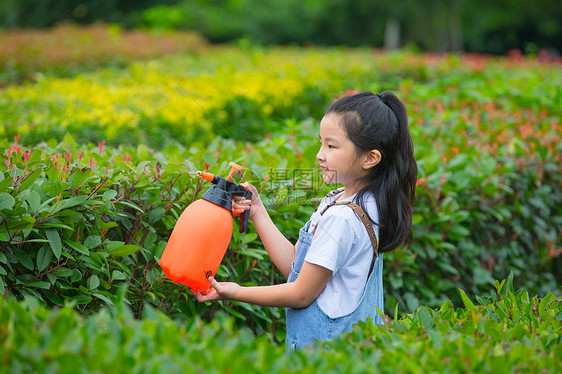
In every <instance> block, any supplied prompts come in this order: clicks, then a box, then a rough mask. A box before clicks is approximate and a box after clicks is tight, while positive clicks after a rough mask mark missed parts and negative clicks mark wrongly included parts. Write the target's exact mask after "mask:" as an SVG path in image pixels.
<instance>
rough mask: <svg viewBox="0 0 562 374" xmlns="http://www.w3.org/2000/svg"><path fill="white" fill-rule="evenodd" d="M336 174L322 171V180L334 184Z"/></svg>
mask: <svg viewBox="0 0 562 374" xmlns="http://www.w3.org/2000/svg"><path fill="white" fill-rule="evenodd" d="M334 179H335V178H334V174H333V173H330V172H328V173H322V180H323V181H324V183H325V184H332V183H335V180H334Z"/></svg>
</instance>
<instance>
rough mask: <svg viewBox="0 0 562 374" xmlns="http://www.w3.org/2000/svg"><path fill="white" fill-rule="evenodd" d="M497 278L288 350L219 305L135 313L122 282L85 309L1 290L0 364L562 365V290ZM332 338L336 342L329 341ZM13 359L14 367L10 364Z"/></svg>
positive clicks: (507, 369) (122, 368)
mask: <svg viewBox="0 0 562 374" xmlns="http://www.w3.org/2000/svg"><path fill="white" fill-rule="evenodd" d="M512 281H513V274H510V276H509V277H508V278H507V279H506V280H503V281H502V282H498V281H495V286H496V291H497V292H494V293H493V294H492V295H491V296H489V297H478V296H477V297H476V298H477V300H478V303H477V304H476V305H475V304H474V303H473V302H472V301H471V300H470V298H469V297H468V296H467V295H466V294H465V293H464V291H463V290H459V292H460V295H461V296H462V299H463V302H464V308H455V307H453V304H452V303H451V301H449V300H448V301H446V302H445V303H443V304H442V305H441V306H440V307H439V308H435V309H433V308H428V307H425V306H422V307H419V308H418V309H417V310H416V311H414V312H413V313H410V314H403V315H401V316H399V315H398V312H397V311H395V313H394V318H393V319H391V318H390V317H385V320H386V325H373V324H372V323H370V321H369V322H361V323H359V324H358V325H357V326H356V327H355V329H354V330H353V331H352V332H350V333H348V334H346V335H342V336H341V337H339V338H337V339H336V340H334V341H331V342H328V343H324V344H318V345H316V346H314V347H308V348H307V349H306V350H305V351H301V352H293V353H291V354H290V355H288V356H285V355H284V347H283V346H282V345H281V346H279V345H276V344H273V343H272V341H271V340H270V338H269V337H267V336H255V335H254V334H253V333H252V332H251V331H250V330H249V329H248V328H246V327H242V328H240V327H237V326H236V324H235V323H234V320H233V317H230V318H227V317H226V316H225V315H224V314H222V313H221V314H218V315H217V316H216V318H215V319H214V320H213V321H211V322H210V323H205V322H203V321H202V320H201V319H199V318H197V317H195V318H193V319H191V320H190V321H189V322H188V323H178V322H177V321H174V320H172V319H170V318H168V317H167V316H166V315H165V314H163V313H161V312H158V311H154V309H152V308H146V309H145V311H144V313H143V318H142V319H141V320H138V319H135V318H134V315H133V313H132V312H131V310H130V309H129V307H128V306H127V305H126V304H125V302H124V299H123V291H125V289H122V290H120V292H119V293H118V298H117V302H116V305H115V306H114V307H112V308H107V309H102V310H100V311H99V312H97V313H96V314H94V315H92V316H89V317H87V318H84V317H83V316H80V315H79V314H78V313H76V312H75V310H73V308H72V304H67V305H65V306H63V307H62V308H60V309H59V308H52V309H46V308H45V307H44V306H42V305H41V304H40V303H38V302H37V300H35V299H32V298H28V299H26V300H25V301H24V302H19V303H18V302H15V301H13V300H5V299H4V298H3V297H1V296H0V337H1V339H0V358H1V359H2V362H3V365H2V367H1V368H0V372H9V371H11V372H19V373H37V372H42V373H43V372H57V373H67V372H68V373H75V372H80V373H90V372H92V373H98V372H111V373H160V372H166V373H224V372H241V371H243V372H252V373H253V372H256V373H263V372H297V371H298V372H299V373H318V372H319V371H320V372H326V373H341V372H346V373H348V372H349V373H372V372H373V371H376V372H380V373H396V372H401V373H427V372H448V373H465V372H471V373H496V374H497V373H513V372H521V373H541V372H559V371H560V370H562V364H561V361H560V356H561V355H562V344H561V343H562V334H561V333H562V299H561V298H559V297H558V298H557V297H555V296H553V294H552V293H548V294H547V295H545V297H543V298H539V297H537V296H534V297H530V296H529V293H528V292H527V291H525V290H522V289H520V290H518V291H517V292H515V291H514V289H513V283H512ZM325 346H327V347H328V348H329V350H328V352H326V351H325ZM7 368H10V369H7Z"/></svg>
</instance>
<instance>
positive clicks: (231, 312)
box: [222, 305, 246, 321]
mask: <svg viewBox="0 0 562 374" xmlns="http://www.w3.org/2000/svg"><path fill="white" fill-rule="evenodd" d="M222 308H223V309H224V310H226V311H227V312H228V313H230V314H232V315H233V316H234V317H236V318H240V319H241V320H244V321H245V320H246V317H245V316H244V315H243V314H241V313H239V312H237V311H235V310H234V309H232V308H229V307H227V306H224V305H223V307H222Z"/></svg>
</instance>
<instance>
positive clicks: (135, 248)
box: [109, 244, 139, 257]
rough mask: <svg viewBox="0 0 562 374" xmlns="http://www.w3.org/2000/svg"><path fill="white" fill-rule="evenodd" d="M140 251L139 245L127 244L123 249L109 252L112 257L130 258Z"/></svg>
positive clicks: (119, 248)
mask: <svg viewBox="0 0 562 374" xmlns="http://www.w3.org/2000/svg"><path fill="white" fill-rule="evenodd" d="M138 250H139V246H138V245H134V244H126V245H123V246H121V247H118V248H116V249H114V250H112V251H111V252H109V254H110V255H112V256H117V257H120V256H128V255H130V254H133V253H135V252H136V251H138Z"/></svg>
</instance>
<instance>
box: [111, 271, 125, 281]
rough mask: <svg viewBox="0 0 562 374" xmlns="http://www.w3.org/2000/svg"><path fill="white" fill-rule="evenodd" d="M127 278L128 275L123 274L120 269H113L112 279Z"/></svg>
mask: <svg viewBox="0 0 562 374" xmlns="http://www.w3.org/2000/svg"><path fill="white" fill-rule="evenodd" d="M125 279H127V276H126V275H125V274H123V273H122V272H120V271H119V270H113V271H112V272H111V280H112V281H115V280H125Z"/></svg>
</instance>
